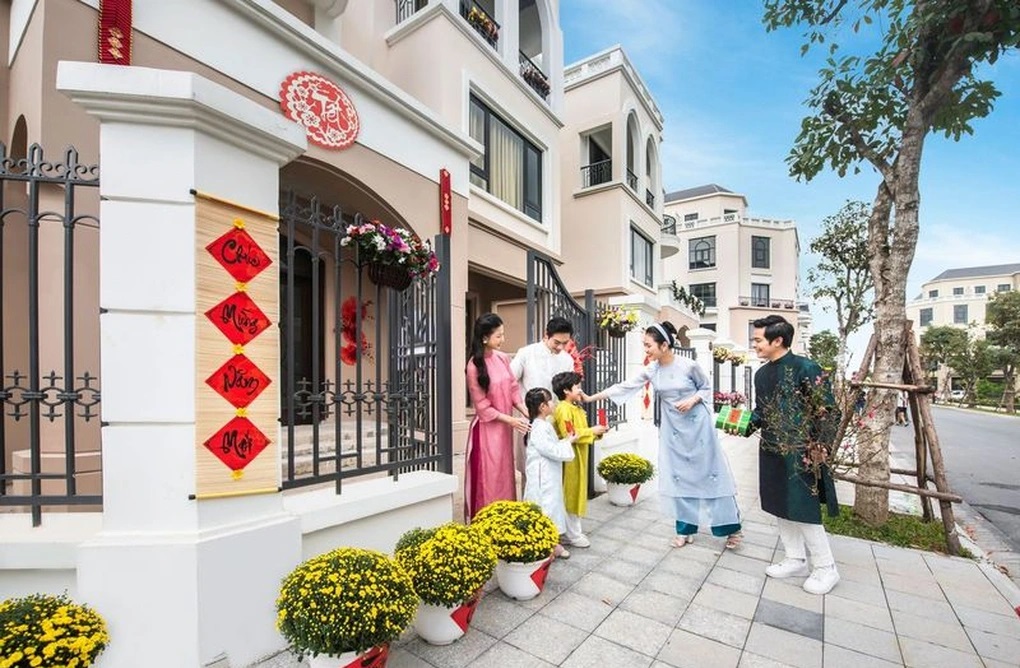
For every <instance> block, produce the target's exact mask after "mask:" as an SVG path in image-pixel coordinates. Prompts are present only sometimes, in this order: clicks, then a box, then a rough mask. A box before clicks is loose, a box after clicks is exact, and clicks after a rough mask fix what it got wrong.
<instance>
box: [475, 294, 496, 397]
mask: <svg viewBox="0 0 1020 668" xmlns="http://www.w3.org/2000/svg"><path fill="white" fill-rule="evenodd" d="M502 324H503V319H502V318H500V317H499V316H498V315H496V314H495V313H486V314H485V315H480V316H478V319H477V320H475V328H474V331H473V332H472V333H471V361H472V362H474V363H475V369H477V370H478V386H479V387H481V388H482V389H483V390H485V391H486V392H488V391H489V370H488V369H487V368H486V367H485V343H484V340H485V339H487V338H488V337H489V336H491V335H492V333H493V332H494V331H496V329H498V328H499V327H500V326H501V325H502Z"/></svg>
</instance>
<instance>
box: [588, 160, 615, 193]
mask: <svg viewBox="0 0 1020 668" xmlns="http://www.w3.org/2000/svg"><path fill="white" fill-rule="evenodd" d="M612 180H613V161H612V160H600V161H599V162H593V163H591V164H590V165H584V166H583V167H581V187H582V188H591V187H592V186H597V185H601V184H603V183H609V182H610V181H612Z"/></svg>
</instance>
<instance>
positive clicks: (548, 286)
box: [527, 250, 627, 490]
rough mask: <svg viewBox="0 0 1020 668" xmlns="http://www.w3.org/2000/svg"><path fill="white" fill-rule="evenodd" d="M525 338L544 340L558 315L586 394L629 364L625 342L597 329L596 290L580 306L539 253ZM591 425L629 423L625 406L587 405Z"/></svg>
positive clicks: (532, 259) (532, 265)
mask: <svg viewBox="0 0 1020 668" xmlns="http://www.w3.org/2000/svg"><path fill="white" fill-rule="evenodd" d="M527 261H528V283H527V302H528V305H527V338H528V343H533V342H535V341H538V340H540V339H541V338H542V334H543V332H544V330H545V325H546V323H547V322H548V321H549V318H551V317H553V316H557V315H558V316H562V317H564V318H566V319H567V320H569V321H570V322H571V323H572V324H573V325H574V343H575V345H576V347H577V350H579V351H584V353H585V356H586V359H585V360H584V361H583V368H584V391H585V392H587V393H588V394H594V393H595V392H597V391H599V390H602V389H605V388H606V387H609V386H610V385H613V384H614V383H618V382H620V381H621V380H623V379H624V373H625V371H626V364H627V349H626V347H625V339H623V338H615V337H611V336H609V333H608V332H607V331H606V330H604V329H602V328H600V327H598V325H597V323H596V322H595V314H596V313H597V312H598V311H599V309H600V308H601V307H602V306H604V305H603V304H601V303H600V302H596V301H595V292H594V291H593V290H586V291H585V293H584V304H583V305H582V304H579V303H578V302H577V301H576V300H575V299H574V298H573V297H572V296H571V295H570V293H569V292H568V291H567V289H566V287H565V286H564V285H563V281H562V280H560V277H559V274H557V273H556V268H555V266H554V265H553V262H552V260H551V259H550V258H548V257H547V256H545V255H543V254H541V253H539V252H538V251H534V250H531V251H528V260H527ZM585 410H586V411H587V414H588V422H589V424H596V423H598V422H599V421H600V420H601V419H605V421H606V422H607V423H608V424H609V425H616V424H619V423H621V422H623V421H625V420H626V419H627V414H626V408H625V407H624V406H617V405H615V404H614V403H612V402H611V401H609V400H603V401H599V402H594V403H589V404H586V405H585ZM594 475H595V461H594V458H592V459H591V460H589V470H588V482H589V486H588V489H589V490H592V489H594V486H593V485H592V481H593V479H594Z"/></svg>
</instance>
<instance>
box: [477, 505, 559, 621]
mask: <svg viewBox="0 0 1020 668" xmlns="http://www.w3.org/2000/svg"><path fill="white" fill-rule="evenodd" d="M471 525H472V526H474V527H476V528H477V529H478V530H479V531H481V532H482V533H483V534H485V535H486V536H487V537H488V538H489V541H491V542H492V547H493V549H495V550H496V556H497V557H498V558H499V561H497V563H496V580H497V581H498V582H499V588H500V590H501V591H502V592H503V593H504V594H506V595H507V596H509V597H510V598H514V599H517V600H519V601H526V600H528V599H531V598H535V597H536V596H538V595H539V594H540V593H542V588H543V587H544V586H545V577H546V575H547V574H548V572H549V566H550V565H551V564H552V551H553V548H554V547H556V544H557V543H558V542H559V540H560V534H559V531H557V530H556V525H555V524H553V521H552V520H551V519H549V518H548V517H546V516H545V515H544V514H543V513H542V509H541V508H540V507H539V506H538V505H537V504H535V503H530V502H527V501H494V502H493V503H490V504H489V505H487V506H485V507H484V508H482V509H481V510H479V511H478V514H477V515H475V517H474V519H473V520H472V522H471Z"/></svg>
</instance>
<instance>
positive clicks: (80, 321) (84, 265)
mask: <svg viewBox="0 0 1020 668" xmlns="http://www.w3.org/2000/svg"><path fill="white" fill-rule="evenodd" d="M280 4H283V5H288V4H290V5H293V7H292V9H297V10H300V8H301V6H302V4H303V3H301V2H299V1H298V0H292V1H291V2H290V3H280ZM385 4H387V5H388V6H389V7H390V10H391V11H392V5H389V3H385ZM5 19H6V16H5ZM95 23H96V12H95V10H94V9H92V8H91V7H89V6H88V5H85V4H83V3H80V2H76V1H75V0H43V1H42V2H40V4H39V7H37V9H36V12H35V13H34V15H33V17H32V21H31V23H30V25H29V26H28V29H27V31H26V34H25V38H24V41H23V43H22V45H21V48H20V49H19V52H18V55H17V58H16V60H15V61H14V63H13V65H12V67H11V68H10V76H9V81H8V83H9V85H8V86H7V88H6V89H5V94H4V95H3V97H2V102H3V104H2V106H0V108H2V109H3V111H4V114H5V117H4V118H5V120H6V123H7V128H8V131H7V133H6V134H7V137H10V135H11V133H12V131H13V127H14V123H15V121H16V119H17V118H18V116H19V115H24V116H25V118H26V121H27V127H28V137H27V138H28V142H29V143H31V142H34V141H38V142H41V143H42V144H43V145H44V147H45V149H46V151H47V153H46V155H47V157H48V158H49V159H50V160H53V159H56V158H57V157H58V156H60V155H62V154H61V151H62V149H63V147H64V146H66V145H74V146H76V147H77V148H78V149H79V150H80V152H81V155H82V157H81V161H82V162H88V163H91V162H94V161H96V158H97V155H98V138H99V132H98V123H97V122H96V121H95V120H94V119H92V118H91V117H89V116H87V115H86V114H85V112H84V111H83V110H82V109H81V108H79V107H77V106H76V105H74V104H73V103H71V102H70V100H69V99H68V98H67V97H66V96H64V95H62V94H60V93H58V92H57V91H56V87H55V77H56V66H57V63H58V62H59V61H60V60H82V61H94V60H95V59H96V56H95V28H94V26H95ZM83 26H85V27H87V28H85V29H83ZM5 34H6V31H5ZM134 40H135V41H134V50H133V63H134V64H135V65H138V66H143V67H155V68H165V69H174V70H184V71H193V72H196V73H198V74H200V75H202V76H204V77H206V78H208V79H210V80H212V81H215V82H217V83H219V84H221V85H224V86H227V87H228V88H231V89H232V90H234V91H236V92H239V93H240V94H242V95H245V96H246V97H248V98H250V99H253V100H255V101H257V102H259V103H260V104H262V105H264V106H265V107H267V108H269V109H273V110H274V111H275V110H278V109H279V102H278V101H277V100H275V99H270V98H267V97H265V96H262V95H260V94H258V93H256V92H254V91H252V90H251V89H249V88H247V87H245V86H242V85H240V84H238V83H237V82H236V81H233V80H232V79H230V78H228V77H226V76H224V75H222V74H220V73H219V72H217V71H215V70H212V69H211V68H209V67H207V66H205V65H203V64H201V63H198V62H196V61H194V60H192V59H190V58H188V57H186V56H183V55H182V54H180V53H179V52H177V51H174V50H172V49H169V48H167V47H166V46H165V45H163V44H160V43H159V42H157V41H155V40H153V39H151V38H149V37H147V36H145V35H142V34H139V33H135V35H134ZM306 158H308V159H312V160H314V161H315V162H313V163H309V164H306V166H305V169H304V170H303V171H302V172H301V176H300V179H299V180H300V184H299V185H300V189H301V190H303V191H304V192H314V191H317V190H321V191H323V192H326V193H327V195H326V196H324V197H323V199H324V200H328V201H335V202H337V203H339V204H341V205H342V206H343V207H344V209H345V210H348V211H360V212H362V213H364V214H365V215H367V216H371V217H377V218H380V219H382V220H386V221H390V222H398V223H401V224H404V225H406V226H408V227H409V228H411V229H414V230H415V231H416V232H417V233H419V234H420V235H421V236H422V237H425V238H430V237H432V236H433V235H435V234H437V233H438V231H439V189H438V185H437V183H436V181H437V180H438V174H437V175H436V179H435V180H433V179H429V178H425V177H423V176H421V175H419V174H417V173H415V172H412V171H411V170H409V169H407V168H406V167H404V166H402V165H400V164H398V163H396V162H394V161H393V160H391V159H389V158H387V157H386V156H383V155H381V154H378V153H376V152H374V151H372V150H370V149H367V148H365V147H363V146H362V145H360V144H356V145H354V146H353V147H351V148H349V149H347V150H345V151H339V152H337V151H326V150H325V149H321V148H318V147H315V146H311V147H310V148H309V150H308V152H307V154H306ZM286 172H287V170H286V169H285V173H286ZM283 181H286V177H285V178H284V179H283ZM18 192H19V188H18V187H16V186H15V185H9V186H7V188H6V192H5V195H7V199H6V200H5V201H6V202H8V204H9V205H10V204H13V203H15V202H16V201H17V195H18ZM20 192H21V193H22V194H21V196H22V198H23V188H22V189H21V190H20ZM59 196H60V193H58V192H56V191H54V190H52V189H44V193H43V202H42V203H43V208H44V209H52V210H60V209H61V208H62V205H61V201H62V200H60V199H59ZM51 200H53V201H51ZM78 211H79V212H84V211H89V212H91V213H98V193H85V192H83V193H82V194H81V195H80V197H79V202H78ZM467 220H468V206H467V200H466V198H464V197H463V196H458V195H456V193H455V194H454V197H453V228H454V233H453V237H452V239H451V244H452V257H453V260H452V262H451V263H450V269H451V282H452V287H451V289H452V295H453V310H454V314H453V318H452V332H451V335H452V337H453V341H454V342H458V341H463V340H465V339H464V336H465V334H464V325H463V322H464V306H463V301H462V299H461V298H460V296H461V295H464V294H465V292H466V291H467V290H468V272H467V261H466V257H467V253H468V223H467ZM24 228H25V226H24V225H23V224H22V225H15V224H13V218H11V219H9V221H8V225H7V226H6V229H5V232H4V235H5V236H4V241H5V244H4V261H5V262H4V268H5V275H4V277H3V278H4V280H3V285H2V289H3V290H4V297H5V300H4V301H5V303H4V325H5V364H4V367H5V369H9V368H14V366H13V365H14V363H15V360H16V359H17V358H19V357H21V358H24V357H27V339H26V334H25V329H24V326H23V324H22V323H23V321H24V316H23V313H24V312H25V311H26V309H27V302H26V289H25V283H24V281H25V275H26V269H25V265H24V258H25V255H24V251H23V245H24V239H25V236H24ZM40 238H41V254H42V258H41V266H42V268H43V271H42V273H41V276H40V287H41V290H42V292H43V294H44V296H45V299H42V300H41V304H42V309H41V316H40V317H41V321H42V323H43V327H42V331H43V333H44V337H43V340H41V342H40V349H41V356H42V360H43V364H42V366H43V367H44V370H45V371H48V370H49V369H50V368H53V369H56V370H57V371H58V373H62V354H63V339H62V336H61V334H62V332H63V326H62V322H63V320H62V310H61V309H62V303H61V299H60V296H61V295H62V294H63V293H62V285H61V283H60V281H61V280H62V257H63V251H62V244H63V241H62V230H61V228H60V226H59V225H58V224H56V223H47V224H44V226H43V229H42V230H41V235H40ZM98 239H99V228H98V227H97V226H96V225H94V224H90V223H87V222H86V223H82V224H80V225H79V227H78V231H77V232H76V239H75V291H76V292H75V300H76V312H75V336H74V342H75V355H76V366H77V367H78V368H79V371H81V370H84V369H88V370H90V371H91V372H93V373H98V371H99V360H98V350H99V345H98V317H97V314H98V312H99V302H98V261H99V259H98ZM16 242H21V244H22V249H20V250H19V247H18V245H17V243H16ZM521 266H522V267H523V263H522V264H521ZM12 323H17V326H14V325H12ZM330 325H332V323H327V326H330ZM327 339H329V341H328V342H327V345H326V346H325V351H326V352H327V357H328V359H327V365H326V366H327V369H328V368H330V366H331V365H330V363H329V362H330V361H332V357H333V355H335V351H332V350H331V348H332V345H331V343H330V342H331V340H332V339H331V337H327ZM452 351H453V363H452V369H451V370H450V373H451V378H452V381H453V384H452V387H453V392H454V398H453V407H454V421H455V429H458V428H459V429H461V431H462V430H463V429H464V428H466V423H465V421H464V408H463V407H464V404H465V399H464V389H463V368H464V348H463V346H462V345H459V344H458V343H455V344H454V345H453V347H452ZM16 366H18V367H19V368H24V365H22V364H20V363H18V364H17V365H16ZM8 422H9V424H8V425H7V435H8V437H10V438H11V439H12V440H16V441H17V442H25V441H24V438H25V434H24V433H23V430H24V424H23V422H24V421H22V422H21V423H12V422H11V421H8ZM44 422H45V421H44ZM79 423H80V424H79V425H78V428H79V438H78V439H77V442H78V444H79V446H78V449H79V453H80V454H79V456H78V458H77V459H78V463H77V467H78V470H79V471H83V472H91V473H88V474H87V475H82V476H80V482H79V484H80V485H81V487H80V488H79V491H80V492H81V493H91V492H94V491H98V487H99V484H100V477H99V473H98V471H99V457H98V446H99V421H98V420H92V421H91V422H90V423H88V424H85V423H84V422H82V421H79ZM458 425H461V426H459V427H458ZM43 436H44V439H45V450H46V451H47V452H53V453H55V454H54V456H52V457H50V458H48V459H47V460H46V461H44V468H45V469H46V470H56V468H54V467H57V468H59V467H61V466H62V461H63V460H62V455H60V456H57V455H58V454H59V453H62V450H63V440H62V439H63V432H62V424H61V423H60V422H57V423H54V425H50V424H48V423H46V424H44V431H43ZM462 441H463V438H462V434H461V435H457V436H456V442H458V443H459V442H462ZM9 442H10V441H9ZM8 463H10V462H8ZM20 466H22V467H24V466H27V463H26V462H25V461H24V460H22V461H21V462H20ZM49 491H54V492H62V491H63V489H62V488H61V489H56V488H54V487H53V486H52V485H50V484H47V485H46V486H45V489H44V492H49Z"/></svg>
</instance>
